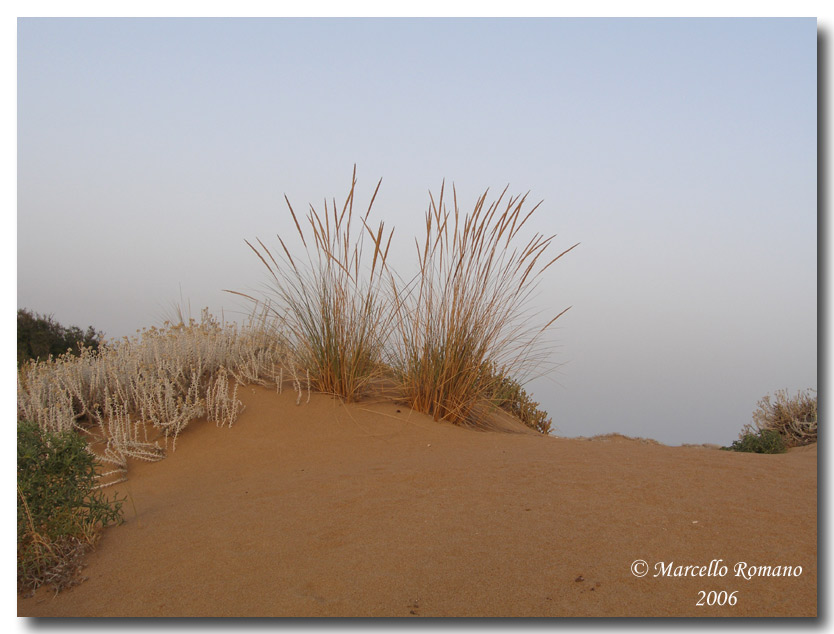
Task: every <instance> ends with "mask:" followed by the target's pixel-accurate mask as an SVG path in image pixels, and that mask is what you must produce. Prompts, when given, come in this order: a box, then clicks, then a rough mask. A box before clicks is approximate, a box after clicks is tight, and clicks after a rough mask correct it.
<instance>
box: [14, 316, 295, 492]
mask: <svg viewBox="0 0 834 634" xmlns="http://www.w3.org/2000/svg"><path fill="white" fill-rule="evenodd" d="M287 359H288V355H287V353H286V349H285V346H284V344H283V339H282V336H281V333H280V332H279V331H277V330H276V329H275V325H274V324H272V323H271V322H268V321H267V320H266V319H263V318H259V317H258V316H253V318H252V319H251V320H250V322H249V323H248V324H244V325H243V326H238V325H237V324H230V325H225V326H224V325H221V324H220V323H218V322H217V321H216V320H215V319H214V318H213V317H212V316H211V315H210V314H209V313H208V311H204V312H203V315H202V317H201V319H200V321H199V322H198V321H195V320H193V319H191V320H189V322H188V323H184V322H180V323H176V324H171V323H166V325H165V326H164V327H162V328H150V329H145V330H143V331H142V332H141V334H140V335H139V336H137V337H134V338H132V339H128V338H124V339H123V340H121V341H116V342H112V343H108V344H105V345H102V346H100V347H99V348H98V349H92V348H82V349H81V350H80V352H79V354H78V355H77V356H76V355H72V354H65V355H62V356H60V357H58V358H50V359H48V360H47V361H41V362H38V363H32V362H30V363H26V364H24V365H23V366H22V367H21V368H20V369H19V371H18V379H17V380H18V390H17V408H18V418H19V419H24V420H29V421H32V422H33V423H35V424H36V425H38V427H39V428H41V429H42V430H44V431H47V432H52V433H61V432H64V431H67V430H73V431H76V432H79V433H81V434H83V435H84V436H85V437H86V438H87V439H88V441H89V443H90V445H91V446H92V445H95V447H96V451H97V454H98V456H99V459H100V460H101V461H103V462H105V463H107V464H109V465H111V466H112V470H111V471H110V472H107V473H105V474H102V476H103V477H106V476H112V477H111V478H110V482H109V483H111V484H112V483H113V482H114V481H118V480H119V479H124V477H125V474H126V471H127V459H128V458H136V459H141V460H151V461H153V460H159V459H161V458H162V457H163V456H164V455H165V450H166V447H167V446H168V444H169V441H170V442H171V443H172V447H175V446H176V439H177V436H178V435H179V433H180V432H181V431H182V430H183V429H184V428H185V427H186V426H187V425H188V424H189V423H190V422H191V421H193V420H195V419H198V418H201V417H206V418H207V419H208V420H210V421H212V422H215V423H216V424H218V425H231V424H233V423H234V421H235V420H236V419H237V417H238V415H239V413H240V411H241V409H242V403H241V402H240V401H239V400H238V399H237V387H236V386H237V384H238V383H240V384H245V383H262V384H264V385H277V386H278V387H279V389H280V385H281V383H282V380H283V376H284V370H285V369H288V368H289V366H290V365H291V364H290V363H289V362H288V361H287ZM286 374H287V379H290V378H292V375H291V372H290V371H287V373H286ZM295 379H296V381H295V382H296V384H298V383H299V381H298V377H295ZM297 389H299V390H300V387H299V388H297ZM159 439H162V440H163V444H160V440H159Z"/></svg>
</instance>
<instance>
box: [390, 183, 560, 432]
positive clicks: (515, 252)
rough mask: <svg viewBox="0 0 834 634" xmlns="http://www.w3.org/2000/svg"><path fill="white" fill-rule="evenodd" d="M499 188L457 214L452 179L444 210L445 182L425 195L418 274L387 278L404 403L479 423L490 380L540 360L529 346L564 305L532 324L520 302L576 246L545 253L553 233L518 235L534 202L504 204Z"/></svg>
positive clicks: (456, 420) (491, 387)
mask: <svg viewBox="0 0 834 634" xmlns="http://www.w3.org/2000/svg"><path fill="white" fill-rule="evenodd" d="M506 192H507V189H505V190H504V191H503V192H502V193H501V195H500V196H499V197H498V199H497V200H495V201H494V202H492V203H490V204H489V205H487V195H488V190H487V192H484V194H483V195H482V196H481V197H480V198H479V199H478V200H477V202H476V204H475V207H474V209H473V211H472V212H471V213H469V214H467V215H465V216H462V215H461V213H460V210H459V207H458V202H457V193H456V192H455V190H454V187H453V211H449V210H448V209H447V208H446V205H445V201H444V196H445V183H444V185H443V186H441V189H440V197H439V199H438V200H437V201H435V199H434V196H432V195H431V194H430V199H431V202H430V206H429V209H428V211H427V212H426V225H425V227H426V229H425V237H424V239H423V242H422V243H420V242H417V259H418V272H417V275H416V277H415V278H414V279H413V280H412V281H411V282H409V283H407V284H397V283H396V282H394V281H393V278H392V290H393V293H392V297H393V303H394V310H395V313H396V315H397V321H396V324H397V331H398V336H397V337H396V339H395V344H394V346H393V356H394V360H393V366H394V369H395V370H396V373H397V376H398V378H399V381H400V384H401V387H402V390H403V394H404V396H405V398H406V400H407V401H408V402H409V403H410V405H411V407H413V408H414V409H415V410H417V411H420V412H424V413H428V414H431V415H432V416H434V418H435V419H439V418H443V419H446V420H449V421H451V422H453V423H456V424H461V423H470V422H478V421H477V419H478V417H479V416H480V412H479V409H478V406H479V404H481V403H483V402H484V401H488V400H489V399H490V396H491V395H492V394H493V393H494V392H495V387H496V386H495V385H494V384H495V381H496V380H497V378H500V377H501V376H506V375H510V374H512V375H519V374H524V373H525V372H526V371H529V370H530V369H531V368H532V366H533V365H534V364H535V363H537V362H538V360H539V359H540V358H541V356H539V355H537V354H536V352H535V345H536V344H537V343H538V342H539V340H540V338H541V336H542V334H543V333H544V332H545V331H546V330H547V329H548V328H550V327H551V326H552V325H553V323H554V322H555V321H556V319H558V318H559V317H560V316H561V315H563V314H564V312H565V311H562V312H561V313H559V314H558V315H556V316H555V317H553V318H552V319H550V320H549V321H547V322H546V323H545V324H544V325H540V326H534V327H530V325H529V324H530V315H529V314H528V311H527V304H528V300H529V299H530V296H531V293H532V292H533V290H534V289H535V288H536V286H537V283H538V281H539V278H540V276H541V275H542V273H543V272H544V271H545V270H547V269H548V268H549V267H550V266H551V265H552V264H553V263H554V262H556V261H557V260H558V259H559V258H561V257H562V256H563V255H565V254H566V253H568V252H569V251H570V250H571V249H573V248H575V247H576V246H577V245H573V246H572V247H570V248H568V249H566V250H564V251H562V252H561V253H559V254H558V255H556V256H555V257H552V258H550V257H549V256H547V251H548V248H549V247H550V246H551V242H552V240H553V238H554V237H555V236H550V237H544V236H542V235H541V234H538V233H537V234H535V235H534V236H533V237H532V238H530V239H529V240H528V241H527V242H522V243H519V232H520V231H521V229H522V228H523V227H524V225H525V224H526V223H527V221H528V219H529V218H530V216H531V215H532V213H533V212H534V211H535V210H536V209H537V208H538V205H536V206H535V207H533V208H532V209H531V210H530V211H529V212H527V213H523V212H522V208H523V206H524V203H525V201H526V195H525V196H515V197H511V198H509V199H508V200H506V202H503V201H504V199H505V196H506ZM565 310H567V309H565ZM496 368H497V372H496V371H495V369H496Z"/></svg>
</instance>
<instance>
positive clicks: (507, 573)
mask: <svg viewBox="0 0 834 634" xmlns="http://www.w3.org/2000/svg"><path fill="white" fill-rule="evenodd" d="M239 398H240V399H241V400H242V401H243V403H244V404H245V407H246V409H245V410H244V411H243V413H242V414H241V415H240V418H239V419H238V421H237V422H236V423H235V424H234V426H232V427H231V428H218V427H216V426H215V425H213V424H211V423H206V422H205V421H199V422H194V423H192V424H191V425H189V426H188V427H187V428H186V429H185V430H184V431H183V432H182V433H181V434H180V438H179V441H178V444H177V449H176V451H175V452H172V453H171V454H170V455H169V456H168V457H167V458H166V459H165V460H163V461H161V462H157V463H152V464H151V463H144V462H141V461H131V463H130V465H129V472H128V475H129V477H128V480H127V482H125V483H122V484H119V485H117V486H115V487H113V488H114V489H115V490H117V491H118V492H119V493H121V494H124V495H128V496H129V497H130V500H129V501H128V502H127V503H126V504H125V516H126V522H125V523H124V524H123V525H122V526H118V527H113V528H110V529H108V530H106V531H105V533H104V535H103V537H102V539H101V541H100V543H99V544H98V546H97V548H96V550H95V551H94V552H92V553H91V554H90V555H89V556H88V560H87V561H88V565H87V567H86V568H85V569H84V570H83V571H82V572H83V575H84V576H85V577H87V579H86V580H85V581H84V582H83V583H82V584H80V585H78V586H76V587H75V588H72V589H70V590H67V591H64V592H62V593H61V594H59V595H57V596H55V597H53V595H52V593H51V592H50V591H49V590H48V589H42V590H40V591H39V592H38V593H37V594H36V595H35V596H34V597H32V598H28V599H22V598H19V599H18V615H19V616H236V617H245V616H295V617H301V616H342V617H347V616H386V617H417V616H446V617H452V616H455V617H457V616H460V617H464V616H469V617H480V616H498V617H529V616H532V617H573V616H806V617H807V616H816V613H817V563H816V561H817V548H816V543H817V528H816V527H817V478H816V474H817V452H816V445H812V446H809V447H802V448H798V449H793V450H791V451H789V452H788V453H787V454H784V455H757V454H738V453H731V452H723V451H715V450H711V449H708V448H703V447H667V446H664V445H660V444H655V443H647V442H641V441H640V440H639V439H628V438H626V437H622V436H617V435H611V436H608V437H605V438H603V439H595V440H594V439H591V440H590V441H589V440H584V439H583V440H580V439H563V438H556V437H545V436H541V435H539V434H537V433H535V432H533V431H532V430H530V429H529V428H527V427H525V426H524V425H522V424H520V423H517V422H516V421H513V420H511V419H510V418H509V417H502V418H501V419H497V420H496V422H495V426H494V428H493V429H489V430H474V429H468V428H464V427H459V426H454V425H451V424H449V423H446V422H443V421H440V422H435V421H433V420H432V419H431V417H428V416H426V415H422V414H417V413H414V412H412V411H411V410H409V409H408V408H407V407H404V406H402V405H397V404H396V403H392V402H390V401H381V402H374V401H373V400H366V401H360V402H359V403H355V404H349V405H345V404H343V403H341V402H340V401H339V400H337V399H333V398H331V397H328V396H325V395H320V394H313V395H312V398H311V400H310V402H309V403H302V404H301V405H296V403H295V400H296V398H295V395H294V394H292V393H284V394H277V393H275V391H272V390H268V389H266V388H262V387H253V386H246V387H242V388H241V389H240V391H239ZM636 560H643V561H645V562H646V565H647V566H648V568H649V571H648V574H646V576H645V577H642V578H641V577H637V576H635V575H634V574H633V573H632V564H633V562H635V561H636ZM715 560H720V564H719V565H722V564H723V565H724V566H726V567H727V569H728V572H727V573H726V574H725V575H724V576H716V575H714V574H713V575H712V576H694V577H693V576H667V575H663V574H661V575H658V576H654V575H655V572H656V570H657V566H658V564H660V568H661V569H665V568H668V567H669V564H670V562H671V563H672V564H673V567H672V569H676V568H677V567H686V566H690V570H691V569H692V568H697V567H708V566H709V565H710V564H711V563H712V562H714V561H715ZM739 562H743V563H746V564H748V565H752V566H765V565H769V566H774V567H775V566H792V567H796V566H800V567H801V569H802V572H801V574H800V575H799V576H790V577H787V576H779V577H753V578H751V579H749V580H748V579H745V578H743V577H737V576H735V574H734V566H735V565H736V564H737V563H739ZM714 569H715V568H714V567H713V568H712V570H714ZM699 591H704V592H706V593H708V592H710V591H714V592H715V593H718V592H722V591H723V592H726V593H728V594H729V593H730V592H733V591H736V594H735V597H736V602H735V605H732V606H730V605H723V606H718V605H711V606H710V605H704V606H697V605H696V604H697V602H698V601H699V599H700V598H701V597H700V595H699ZM713 596H717V595H713Z"/></svg>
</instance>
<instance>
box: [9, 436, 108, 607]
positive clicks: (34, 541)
mask: <svg viewBox="0 0 834 634" xmlns="http://www.w3.org/2000/svg"><path fill="white" fill-rule="evenodd" d="M96 468H97V465H96V461H95V457H94V456H93V454H92V453H90V452H89V451H88V450H87V443H86V441H85V440H84V438H82V437H81V435H80V434H78V433H77V432H75V431H72V430H67V431H63V432H60V433H51V432H45V431H43V430H42V429H40V428H39V427H38V426H37V425H36V424H35V423H32V422H29V421H18V425H17V580H18V590H19V591H25V590H32V589H34V588H37V587H39V586H41V585H43V584H45V583H50V584H52V585H53V586H55V588H56V590H60V589H61V588H63V587H66V586H68V585H73V583H74V577H75V576H76V572H77V569H78V566H79V559H80V556H81V555H83V553H84V551H85V550H86V549H87V548H88V547H89V546H90V545H92V544H93V543H94V542H95V539H96V538H97V536H98V535H99V532H100V530H101V528H103V527H105V526H107V525H109V524H112V523H120V522H121V519H122V509H121V506H122V501H121V500H118V499H117V498H115V497H114V499H113V500H109V499H108V498H107V497H106V496H105V495H104V493H103V492H102V491H100V490H96V489H95V485H96V475H97V474H96Z"/></svg>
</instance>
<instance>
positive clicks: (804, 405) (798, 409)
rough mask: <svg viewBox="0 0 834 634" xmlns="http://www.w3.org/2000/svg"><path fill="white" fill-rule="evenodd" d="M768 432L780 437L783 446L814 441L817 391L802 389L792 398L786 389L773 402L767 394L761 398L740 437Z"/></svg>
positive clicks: (793, 445)
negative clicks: (751, 420) (751, 418)
mask: <svg viewBox="0 0 834 634" xmlns="http://www.w3.org/2000/svg"><path fill="white" fill-rule="evenodd" d="M768 431H770V432H775V433H777V434H778V435H779V436H781V437H782V439H783V440H784V442H785V446H786V447H800V446H802V445H809V444H811V443H815V442H817V396H816V390H805V391H804V392H798V393H797V394H796V395H795V396H791V395H790V394H789V393H788V391H787V390H778V391H777V392H776V393H775V394H774V395H773V400H771V398H770V396H769V395H768V396H765V397H764V398H762V399H761V400H760V401H759V403H758V406H757V408H756V411H755V412H753V422H752V423H751V424H748V425H747V426H746V427H745V428H744V431H743V432H742V434H745V433H755V432H758V433H760V434H761V433H762V432H768Z"/></svg>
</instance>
